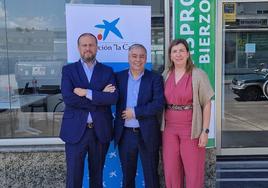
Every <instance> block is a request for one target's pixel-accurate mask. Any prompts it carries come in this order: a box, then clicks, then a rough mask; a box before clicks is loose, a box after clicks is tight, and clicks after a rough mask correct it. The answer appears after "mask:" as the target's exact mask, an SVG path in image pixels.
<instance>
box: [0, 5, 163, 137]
mask: <svg viewBox="0 0 268 188" xmlns="http://www.w3.org/2000/svg"><path fill="white" fill-rule="evenodd" d="M66 3H80V4H87V3H88V4H122V5H149V6H152V52H151V54H152V63H153V69H154V70H155V71H158V72H161V71H162V70H163V65H164V53H163V44H164V21H163V20H164V14H163V12H164V5H163V4H164V2H163V1H160V0H150V1H141V0H131V1H123V0H98V1H96V0H74V1H73V0H72V1H71V0H57V1H54V0H46V1H43V0H8V1H7V0H0V53H1V54H0V55H1V56H0V66H1V69H0V78H1V79H0V93H1V95H0V138H37V137H58V135H59V129H60V124H61V118H62V110H63V108H64V104H63V102H62V96H61V94H60V80H61V68H62V66H63V65H64V64H66V62H67V54H66V52H67V50H66V25H65V4H66Z"/></svg>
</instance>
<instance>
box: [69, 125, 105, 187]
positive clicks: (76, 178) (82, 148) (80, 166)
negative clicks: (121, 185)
mask: <svg viewBox="0 0 268 188" xmlns="http://www.w3.org/2000/svg"><path fill="white" fill-rule="evenodd" d="M109 144H110V143H105V144H103V143H100V142H99V141H98V139H97V137H96V135H95V131H94V128H92V129H89V128H86V131H85V133H84V135H83V136H82V138H81V140H80V141H79V142H78V143H76V144H69V143H66V144H65V152H66V163H67V180H66V187H67V188H81V187H82V181H83V175H84V161H85V157H86V154H88V171H89V185H90V188H102V187H103V186H102V181H103V167H104V163H105V156H106V154H107V151H108V148H109Z"/></svg>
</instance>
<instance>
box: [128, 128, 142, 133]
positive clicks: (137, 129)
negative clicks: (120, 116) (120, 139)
mask: <svg viewBox="0 0 268 188" xmlns="http://www.w3.org/2000/svg"><path fill="white" fill-rule="evenodd" d="M125 129H127V130H129V131H132V132H134V133H138V132H140V128H139V127H125Z"/></svg>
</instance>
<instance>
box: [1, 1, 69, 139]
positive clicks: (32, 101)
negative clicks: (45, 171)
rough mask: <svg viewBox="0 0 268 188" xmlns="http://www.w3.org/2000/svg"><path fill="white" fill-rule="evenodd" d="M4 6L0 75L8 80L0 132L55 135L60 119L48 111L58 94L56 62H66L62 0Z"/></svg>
mask: <svg viewBox="0 0 268 188" xmlns="http://www.w3.org/2000/svg"><path fill="white" fill-rule="evenodd" d="M2 5H3V3H1V4H0V10H4V8H3V6H2ZM5 8H6V24H5V25H6V26H7V28H0V29H1V33H2V32H4V33H5V35H4V36H5V37H4V39H5V40H6V41H7V45H6V47H3V46H1V49H4V50H5V51H6V56H2V55H1V64H3V63H2V57H6V60H4V65H3V66H1V67H3V69H2V68H1V76H2V77H3V79H1V80H4V79H6V80H7V81H5V84H6V85H7V86H6V88H7V89H5V87H4V89H5V91H4V93H5V94H6V95H7V94H8V96H7V97H6V99H5V101H2V102H1V106H2V108H3V109H5V111H6V112H7V114H9V122H10V124H9V125H8V126H7V125H6V124H5V126H6V127H9V128H8V129H5V130H3V129H1V131H2V132H3V133H2V134H1V137H2V138H3V137H47V136H58V132H59V125H60V119H61V118H57V119H55V118H54V112H53V110H54V108H55V105H56V104H57V103H58V102H59V101H60V99H61V95H60V77H61V67H62V66H63V65H64V64H65V62H66V34H65V33H66V31H65V30H66V29H65V15H64V9H65V1H64V0H61V1H53V0H48V1H41V0H23V1H20V0H9V1H6V7H5ZM0 18H2V17H1V13H0ZM2 36H3V35H1V37H2ZM2 40H3V39H2V38H1V41H2ZM2 44H3V43H2V42H1V45H2ZM7 46H8V48H7ZM7 49H8V51H7ZM1 52H2V51H1ZM3 70H5V72H3ZM7 90H8V91H7ZM62 105H63V104H62ZM61 110H62V108H61ZM2 118H3V119H2ZM0 122H1V124H2V123H3V122H4V116H3V115H2V114H1V118H0Z"/></svg>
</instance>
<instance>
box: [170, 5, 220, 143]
mask: <svg viewBox="0 0 268 188" xmlns="http://www.w3.org/2000/svg"><path fill="white" fill-rule="evenodd" d="M215 10H216V0H174V1H173V15H174V16H173V37H174V38H184V39H186V40H187V42H188V44H189V47H190V51H191V55H192V59H193V61H194V64H195V65H196V66H197V67H199V68H201V69H203V70H204V71H205V72H206V73H207V74H208V76H209V80H210V82H211V85H212V87H213V88H214V90H215V16H216V14H215ZM212 106H213V107H212V114H211V116H212V118H211V125H210V129H211V130H212V131H211V132H212V133H211V134H210V135H209V138H210V139H209V144H208V146H210V147H213V146H215V125H214V124H215V121H214V119H215V113H214V112H215V111H214V109H215V108H214V106H215V104H214V100H213V101H212Z"/></svg>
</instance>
